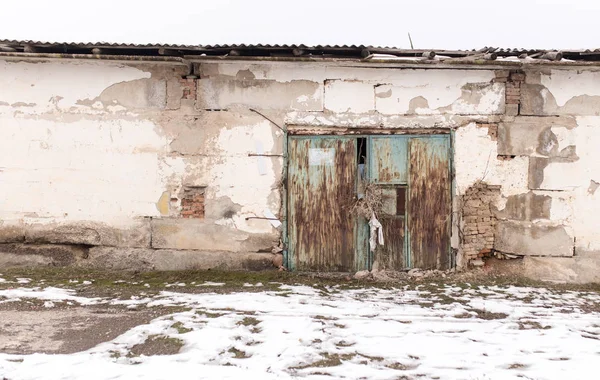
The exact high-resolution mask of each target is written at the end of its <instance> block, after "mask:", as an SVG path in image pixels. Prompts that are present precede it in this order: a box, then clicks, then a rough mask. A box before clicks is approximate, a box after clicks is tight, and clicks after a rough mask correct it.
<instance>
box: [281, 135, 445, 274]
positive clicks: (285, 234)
mask: <svg viewBox="0 0 600 380" xmlns="http://www.w3.org/2000/svg"><path fill="white" fill-rule="evenodd" d="M286 127H287V128H285V134H284V136H283V152H284V154H283V169H282V187H281V197H282V200H281V205H282V214H283V215H282V230H281V241H282V243H283V265H284V266H285V267H286V268H287V269H288V270H290V271H295V270H296V261H295V259H296V258H295V257H292V255H290V251H289V226H288V221H289V218H288V215H289V210H288V195H289V192H288V168H289V164H290V156H289V141H290V139H292V138H294V137H354V138H357V139H358V138H367V139H368V137H369V136H397V135H402V136H410V137H433V136H440V135H448V136H449V145H450V146H449V149H450V152H449V160H448V166H449V175H450V223H449V225H448V230H449V231H448V232H449V236H450V244H448V257H449V258H450V267H451V268H454V267H456V257H455V254H454V250H453V248H452V238H453V236H454V234H453V231H454V226H455V215H454V191H455V188H456V184H455V181H456V175H455V169H454V144H455V132H454V130H453V129H450V128H435V129H414V130H411V129H398V130H390V129H387V130H386V129H379V128H377V129H376V128H356V129H351V130H350V131H349V130H348V128H342V127H337V128H335V127H334V128H327V129H325V130H323V131H321V130H320V129H319V128H315V129H314V131H313V130H308V131H307V129H306V128H304V127H303V126H300V125H287V126H286ZM296 128H298V129H297V130H296ZM369 145H370V144H368V145H367V147H369ZM368 154H369V155H370V152H369V153H368ZM408 239H410V236H407V241H409V240H408ZM357 249H358V247H357ZM367 255H368V262H367V268H365V269H366V270H369V271H370V270H371V264H372V263H371V258H372V254H371V252H367Z"/></svg>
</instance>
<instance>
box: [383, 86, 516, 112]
mask: <svg viewBox="0 0 600 380" xmlns="http://www.w3.org/2000/svg"><path fill="white" fill-rule="evenodd" d="M413 86H414V87H413ZM413 86H410V85H407V86H404V85H379V86H377V87H375V102H376V104H375V106H376V109H377V111H378V112H380V113H382V114H386V115H397V114H401V115H406V114H409V115H410V114H418V115H433V114H439V113H449V114H461V115H488V114H503V113H504V104H505V91H504V90H505V88H504V84H503V83H489V82H485V83H466V84H464V85H462V87H456V88H452V86H448V87H443V86H440V87H439V88H436V87H435V86H433V85H431V84H422V85H421V86H418V85H416V84H413Z"/></svg>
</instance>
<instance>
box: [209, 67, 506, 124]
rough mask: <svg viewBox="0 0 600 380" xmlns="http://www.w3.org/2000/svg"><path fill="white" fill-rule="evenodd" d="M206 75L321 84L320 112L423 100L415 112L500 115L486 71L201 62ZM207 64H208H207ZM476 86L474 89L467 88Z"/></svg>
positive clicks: (498, 95)
mask: <svg viewBox="0 0 600 380" xmlns="http://www.w3.org/2000/svg"><path fill="white" fill-rule="evenodd" d="M206 65H207V67H210V69H207V71H208V72H209V74H208V75H212V76H219V75H220V76H225V77H230V78H237V77H238V75H239V73H241V72H244V74H245V75H247V73H248V72H250V73H252V76H253V77H254V78H255V79H257V80H261V79H262V80H275V81H277V82H282V83H289V82H292V81H298V80H307V81H312V82H319V83H325V104H324V105H325V109H327V110H330V111H333V112H351V113H364V112H369V111H375V110H377V111H378V112H380V113H382V114H385V115H397V114H405V113H407V112H408V111H409V104H410V101H411V100H412V99H414V98H417V97H423V98H424V99H425V100H426V101H427V102H428V107H424V108H420V109H417V110H416V113H417V114H423V115H432V114H501V113H504V84H503V83H492V81H493V79H494V78H495V74H494V72H493V71H492V70H439V69H427V70H424V69H392V68H373V67H371V68H367V67H343V66H341V65H329V66H327V65H326V64H320V63H305V64H302V63H278V62H275V63H260V64H253V63H244V62H235V63H228V62H224V63H219V64H216V63H215V64H211V63H208V64H206ZM211 65H212V66H211ZM469 85H476V86H469Z"/></svg>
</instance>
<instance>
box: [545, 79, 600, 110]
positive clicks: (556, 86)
mask: <svg viewBox="0 0 600 380" xmlns="http://www.w3.org/2000/svg"><path fill="white" fill-rule="evenodd" d="M541 83H542V84H543V85H544V86H545V87H546V88H547V89H548V91H549V92H550V93H551V94H552V96H554V99H555V100H556V104H557V105H558V106H559V107H563V106H564V105H565V104H566V103H567V102H568V101H569V100H571V99H572V98H574V97H576V96H582V95H588V96H600V86H598V83H600V72H597V71H576V70H550V72H549V73H541Z"/></svg>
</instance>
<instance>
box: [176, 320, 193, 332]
mask: <svg viewBox="0 0 600 380" xmlns="http://www.w3.org/2000/svg"><path fill="white" fill-rule="evenodd" d="M171 327H172V328H174V329H175V330H177V332H178V333H179V334H185V333H189V332H190V331H192V330H193V329H190V328H187V327H185V326H184V325H183V323H181V322H175V323H173V325H171Z"/></svg>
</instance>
